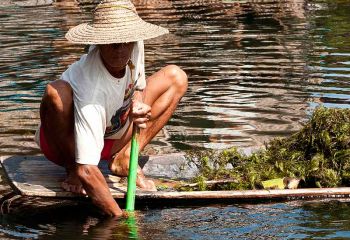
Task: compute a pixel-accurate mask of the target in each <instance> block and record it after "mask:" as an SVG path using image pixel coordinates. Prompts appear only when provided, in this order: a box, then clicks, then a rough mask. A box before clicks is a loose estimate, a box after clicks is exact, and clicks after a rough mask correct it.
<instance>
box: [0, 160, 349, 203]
mask: <svg viewBox="0 0 350 240" xmlns="http://www.w3.org/2000/svg"><path fill="white" fill-rule="evenodd" d="M167 157H168V159H167V160H166V161H164V162H165V163H164V162H162V161H161V157H159V156H157V157H149V158H147V159H146V160H147V161H146V162H144V163H141V165H142V166H143V167H144V169H146V173H148V175H150V173H154V172H155V171H156V170H157V169H158V170H164V171H165V173H161V174H159V173H156V175H158V176H159V175H161V176H163V177H164V176H165V177H169V176H171V177H174V176H175V175H174V174H173V173H171V174H166V171H169V170H171V169H175V170H174V171H175V172H176V171H179V170H178V169H176V164H175V160H174V159H176V161H178V159H181V157H179V155H176V156H175V157H174V158H173V160H171V156H167ZM163 159H164V157H163ZM169 159H170V160H169ZM182 161H184V158H182ZM162 163H163V165H162ZM1 164H2V166H3V168H4V170H5V173H6V174H7V177H8V178H9V180H10V183H11V185H12V187H13V188H14V189H15V190H17V191H18V192H19V193H20V194H22V195H26V196H41V197H62V198H77V197H81V198H83V197H84V196H80V195H76V194H73V193H70V192H66V191H64V190H62V188H61V187H60V182H61V181H62V180H63V179H64V178H65V175H66V173H65V170H64V169H63V168H61V167H59V166H56V165H54V164H53V163H51V162H49V161H47V160H46V159H45V158H43V157H40V156H25V157H16V156H14V157H6V158H3V159H2V161H1ZM166 164H168V165H171V167H169V166H165V165H166ZM180 164H183V162H181V160H180ZM100 168H101V171H102V173H103V174H104V176H105V177H106V180H107V183H108V185H109V187H110V191H111V193H112V196H113V197H114V198H115V199H121V198H124V197H125V192H126V185H125V183H120V182H119V181H120V178H119V177H116V176H113V175H112V174H111V173H110V172H109V170H108V168H107V163H106V162H104V163H102V164H101V165H100ZM147 168H148V170H147ZM179 169H180V167H179ZM186 171H189V170H186ZM191 171H192V170H191ZM192 173H193V171H192ZM179 175H180V176H182V175H183V173H180V174H179ZM316 197H328V198H331V197H350V188H349V187H344V188H323V189H320V188H312V189H311V188H308V189H286V190H247V191H196V192H168V191H158V192H147V191H141V190H137V191H136V198H138V199H148V200H157V199H164V200H166V199H173V200H194V199H204V200H205V199H211V200H213V199H214V200H230V201H231V200H232V201H235V200H241V199H250V200H256V199H296V198H298V199H300V198H316Z"/></svg>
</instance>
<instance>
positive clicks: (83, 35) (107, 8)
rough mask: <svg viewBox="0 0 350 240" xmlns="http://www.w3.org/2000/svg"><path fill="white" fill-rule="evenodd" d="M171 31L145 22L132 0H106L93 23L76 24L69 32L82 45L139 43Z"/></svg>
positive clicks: (71, 37)
mask: <svg viewBox="0 0 350 240" xmlns="http://www.w3.org/2000/svg"><path fill="white" fill-rule="evenodd" d="M166 33H169V31H168V30H167V29H165V28H163V27H160V26H156V25H154V24H150V23H147V22H145V21H143V20H142V19H141V18H140V17H139V15H138V14H137V12H136V9H135V6H134V5H133V4H132V3H131V2H130V0H103V1H102V2H101V3H100V4H99V5H97V7H96V8H95V11H94V19H93V22H92V23H83V24H80V25H78V26H75V27H73V28H71V29H69V31H68V32H67V34H66V38H67V39H68V41H70V42H73V43H80V44H110V43H125V42H136V41H140V40H145V39H149V38H154V37H158V36H160V35H163V34H166Z"/></svg>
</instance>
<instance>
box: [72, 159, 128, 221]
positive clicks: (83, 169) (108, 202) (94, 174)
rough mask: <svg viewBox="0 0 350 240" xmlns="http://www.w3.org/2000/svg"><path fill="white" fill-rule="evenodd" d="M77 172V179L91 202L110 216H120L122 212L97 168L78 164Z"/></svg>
mask: <svg viewBox="0 0 350 240" xmlns="http://www.w3.org/2000/svg"><path fill="white" fill-rule="evenodd" d="M77 171H78V176H79V179H80V181H81V183H82V185H83V187H84V189H85V191H86V193H87V194H88V195H89V197H91V199H92V202H93V203H94V204H95V205H96V206H98V207H99V208H100V209H102V211H103V212H105V213H106V214H108V215H110V216H121V215H122V213H123V212H122V210H121V209H120V208H119V206H118V204H117V203H116V202H115V200H114V199H113V197H112V195H111V193H110V191H109V188H108V185H107V183H106V180H105V178H104V177H103V175H102V173H101V171H100V170H99V169H98V167H97V166H93V165H81V164H78V166H77Z"/></svg>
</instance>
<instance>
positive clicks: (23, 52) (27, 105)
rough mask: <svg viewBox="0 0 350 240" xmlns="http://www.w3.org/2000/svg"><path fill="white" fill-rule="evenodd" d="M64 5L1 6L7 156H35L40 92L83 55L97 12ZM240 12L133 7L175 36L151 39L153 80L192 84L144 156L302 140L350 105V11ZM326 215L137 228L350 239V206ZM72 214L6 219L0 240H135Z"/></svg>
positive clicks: (238, 7)
mask: <svg viewBox="0 0 350 240" xmlns="http://www.w3.org/2000/svg"><path fill="white" fill-rule="evenodd" d="M62 2H64V3H59V4H58V3H55V4H51V3H52V1H50V0H0V46H1V54H0V118H1V122H0V154H1V155H14V154H16V155H17V154H39V150H38V148H37V147H36V146H35V144H34V143H33V140H32V138H33V135H34V131H35V128H36V126H37V124H38V121H39V113H38V108H39V104H40V99H41V95H42V93H43V91H44V88H45V85H46V84H47V83H48V82H49V81H52V80H55V79H58V78H59V76H60V74H61V73H62V72H63V71H64V70H65V69H66V68H67V66H68V65H69V64H71V63H72V62H74V61H75V60H77V59H78V58H79V56H80V55H81V54H83V53H84V51H85V50H84V47H83V46H79V45H71V44H68V43H67V42H66V41H65V40H64V34H65V32H66V31H67V30H68V29H69V28H70V27H72V26H75V25H77V24H78V23H80V22H81V21H86V20H88V19H90V17H91V15H90V12H91V9H93V7H94V4H93V3H91V1H88V0H84V1H83V0H80V1H79V2H80V4H77V3H76V1H73V0H72V1H68V0H67V1H62ZM234 2H235V1H230V0H226V1H224V0H202V1H198V0H182V1H180V0H172V1H170V0H161V1H156V0H148V1H147V0H134V3H135V5H136V6H137V8H138V11H139V13H140V15H141V16H142V17H143V18H144V19H145V20H147V21H150V22H153V23H156V24H160V25H162V26H164V27H167V28H169V30H170V34H169V35H167V36H164V37H161V38H156V39H153V40H149V41H146V71H147V73H148V75H150V74H152V73H153V72H155V71H157V70H159V69H160V68H161V67H163V66H165V65H167V64H177V65H179V66H181V67H182V68H183V69H184V70H185V71H186V72H187V74H188V76H189V81H190V84H189V89H188V92H187V94H186V96H185V97H184V98H183V100H182V102H181V103H180V105H179V107H178V109H177V111H176V112H175V114H174V116H173V118H172V119H171V121H170V122H169V123H168V125H167V126H166V129H165V131H164V132H163V133H162V134H161V135H160V136H158V137H157V138H156V140H155V141H153V143H152V144H151V147H150V148H149V151H151V152H152V151H153V152H173V151H179V150H183V149H191V148H193V147H205V148H215V149H218V148H227V147H231V146H238V147H256V146H260V145H262V144H263V143H264V141H267V140H268V139H271V138H272V137H276V136H287V135H289V134H291V133H293V132H295V131H297V130H298V129H299V128H300V127H301V125H302V123H303V122H304V121H305V120H306V119H307V117H308V115H309V114H310V112H311V111H312V110H313V109H314V108H315V107H316V106H317V105H319V104H324V105H325V106H328V107H339V108H349V107H350V81H349V80H350V40H349V39H350V14H349V13H350V3H349V2H347V1H341V0H338V1H303V0H288V1H257V0H256V1H240V2H239V1H236V3H234ZM35 5H40V6H35ZM328 206H329V205H327V204H319V205H315V204H306V205H304V204H301V203H298V204H295V205H294V204H273V205H250V206H248V207H246V206H226V207H219V206H213V207H204V208H186V209H181V208H170V209H161V210H147V211H144V210H142V211H140V212H139V213H138V219H137V221H138V225H139V236H141V238H145V239H151V238H154V239H157V238H158V239H162V238H163V239H166V238H170V237H171V238H174V239H202V238H203V239H204V238H205V239H214V238H233V237H236V238H247V239H249V238H261V239H266V238H270V239H271V238H272V239H273V238H276V239H278V238H287V237H289V238H308V237H310V236H315V237H316V236H317V237H320V238H324V239H329V238H337V237H339V238H345V237H344V236H348V235H347V234H349V232H348V231H349V227H348V226H349V224H348V220H347V216H349V214H347V215H344V213H346V212H349V211H350V210H349V209H350V208H349V205H348V203H341V204H333V205H331V206H332V208H334V209H332V212H328V210H327V209H328ZM80 210H82V209H80ZM76 211H77V212H75V213H76V214H75V216H72V214H69V215H66V214H67V213H68V212H71V211H70V210H67V209H66V210H64V211H62V212H63V214H62V215H59V217H58V218H57V219H51V218H45V217H42V216H41V217H42V218H39V219H38V220H37V221H36V220H35V221H33V218H25V217H24V219H21V220H19V219H18V216H17V217H14V218H10V219H8V218H4V219H2V222H1V227H0V232H1V233H0V236H3V237H4V238H5V237H7V238H10V239H16V238H39V237H40V238H45V236H50V238H57V239H69V237H70V238H71V239H77V238H86V239H90V237H91V236H96V238H97V239H98V238H100V239H108V238H113V236H114V237H115V238H117V237H118V236H119V237H121V236H124V237H125V236H128V234H129V233H128V228H127V227H126V225H125V224H124V223H120V222H110V221H107V222H106V221H100V220H99V219H98V218H95V217H93V216H92V215H90V214H86V215H84V214H81V212H83V211H80V212H78V210H76ZM73 212H74V211H73ZM77 216H81V217H78V218H77ZM36 217H37V216H36ZM36 217H35V219H36ZM123 224H124V225H123ZM86 226H87V227H86ZM77 229H78V230H77ZM60 234H62V235H60ZM103 234H106V236H107V237H106V238H105V237H104V236H103ZM118 234H120V235H118ZM55 236H57V237H55Z"/></svg>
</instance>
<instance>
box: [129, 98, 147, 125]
mask: <svg viewBox="0 0 350 240" xmlns="http://www.w3.org/2000/svg"><path fill="white" fill-rule="evenodd" d="M131 117H132V120H133V122H134V123H135V124H136V125H137V126H138V127H139V128H146V123H147V122H148V121H149V120H150V118H151V107H150V106H148V105H147V104H145V103H143V102H140V101H138V100H133V102H132V106H131Z"/></svg>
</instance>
